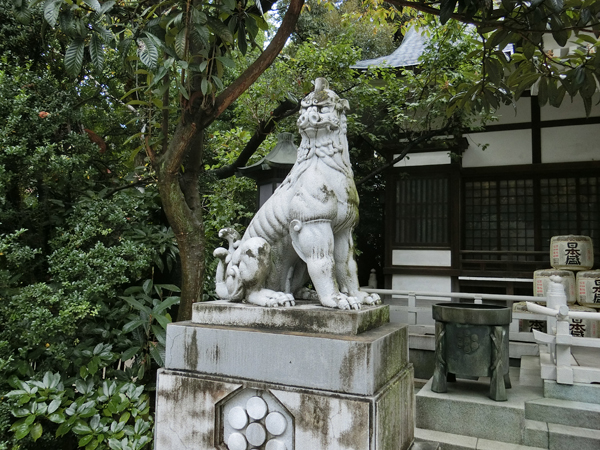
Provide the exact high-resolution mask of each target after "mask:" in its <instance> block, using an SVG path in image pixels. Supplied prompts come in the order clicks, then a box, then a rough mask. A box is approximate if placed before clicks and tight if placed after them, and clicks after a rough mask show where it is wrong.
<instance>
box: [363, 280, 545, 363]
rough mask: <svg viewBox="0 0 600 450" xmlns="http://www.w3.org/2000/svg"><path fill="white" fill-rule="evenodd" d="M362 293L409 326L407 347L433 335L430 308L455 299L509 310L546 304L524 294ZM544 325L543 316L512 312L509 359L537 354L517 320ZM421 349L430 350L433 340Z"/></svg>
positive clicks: (395, 291)
mask: <svg viewBox="0 0 600 450" xmlns="http://www.w3.org/2000/svg"><path fill="white" fill-rule="evenodd" d="M361 289H362V290H363V291H365V292H369V293H375V294H379V295H380V296H381V298H382V301H383V303H384V304H386V305H389V306H390V320H391V321H392V322H402V323H407V324H408V325H409V328H408V329H409V333H410V334H411V335H412V336H411V338H413V339H411V348H413V344H412V343H413V342H417V340H416V339H414V337H415V336H416V335H418V336H427V335H430V336H434V335H435V321H434V320H433V318H432V315H431V306H432V305H433V304H434V303H441V302H450V301H453V300H455V301H458V300H471V301H473V303H483V302H485V301H502V302H506V304H507V306H508V307H510V308H512V305H513V303H515V302H538V303H546V300H547V299H546V297H533V296H526V295H500V294H473V293H467V292H426V291H406V290H398V289H371V288H361ZM522 320H526V321H534V322H538V323H539V322H546V321H547V317H545V316H540V315H537V314H533V313H531V312H513V321H512V323H511V325H510V327H509V337H510V341H511V355H510V356H511V357H520V356H522V355H523V354H537V346H532V345H531V344H534V343H535V342H536V341H535V338H534V335H533V333H532V332H531V331H521V330H520V321H522ZM520 343H526V344H529V347H534V349H533V350H532V349H531V348H525V347H526V346H521V348H520V349H517V347H518V346H519V344H520ZM420 348H422V349H428V350H433V349H434V346H433V341H432V342H431V343H430V344H428V345H426V346H425V347H420ZM531 352H533V353H531Z"/></svg>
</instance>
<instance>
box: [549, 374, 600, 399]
mask: <svg viewBox="0 0 600 450" xmlns="http://www.w3.org/2000/svg"><path fill="white" fill-rule="evenodd" d="M544 397H546V398H555V399H558V400H572V401H576V402H584V403H595V404H600V385H598V384H583V383H573V384H572V385H569V384H558V383H557V382H556V381H551V380H544Z"/></svg>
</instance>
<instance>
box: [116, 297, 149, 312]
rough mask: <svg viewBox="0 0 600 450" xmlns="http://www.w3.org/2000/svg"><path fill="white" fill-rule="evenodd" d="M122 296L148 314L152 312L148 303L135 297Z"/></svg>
mask: <svg viewBox="0 0 600 450" xmlns="http://www.w3.org/2000/svg"><path fill="white" fill-rule="evenodd" d="M121 298H122V299H123V300H125V301H126V302H127V303H129V304H130V305H131V306H133V307H134V308H135V309H137V310H139V311H142V312H145V313H146V314H148V315H150V314H152V310H151V309H150V308H148V307H147V306H146V305H144V304H143V303H141V302H139V301H138V300H136V299H135V298H133V297H121Z"/></svg>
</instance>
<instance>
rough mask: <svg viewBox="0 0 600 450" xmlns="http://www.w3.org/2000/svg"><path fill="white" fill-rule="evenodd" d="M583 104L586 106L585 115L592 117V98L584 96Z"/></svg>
mask: <svg viewBox="0 0 600 450" xmlns="http://www.w3.org/2000/svg"><path fill="white" fill-rule="evenodd" d="M583 106H584V107H585V117H590V114H591V113H592V98H591V97H584V98H583Z"/></svg>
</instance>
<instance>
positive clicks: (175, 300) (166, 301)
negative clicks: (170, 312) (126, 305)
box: [152, 297, 180, 315]
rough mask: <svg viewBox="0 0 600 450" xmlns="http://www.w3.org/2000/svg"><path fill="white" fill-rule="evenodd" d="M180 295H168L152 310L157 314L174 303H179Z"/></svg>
mask: <svg viewBox="0 0 600 450" xmlns="http://www.w3.org/2000/svg"><path fill="white" fill-rule="evenodd" d="M179 300H180V297H167V298H166V299H164V300H163V301H162V302H160V303H159V304H158V305H157V306H155V307H154V308H153V310H152V313H153V314H155V315H158V314H161V313H162V312H163V311H164V310H165V309H167V308H170V307H171V306H173V305H176V304H177V303H179Z"/></svg>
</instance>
